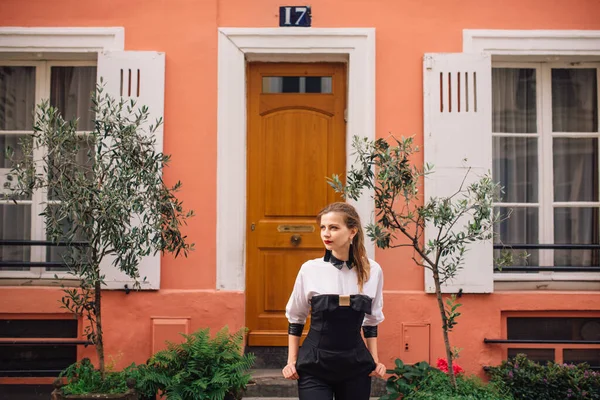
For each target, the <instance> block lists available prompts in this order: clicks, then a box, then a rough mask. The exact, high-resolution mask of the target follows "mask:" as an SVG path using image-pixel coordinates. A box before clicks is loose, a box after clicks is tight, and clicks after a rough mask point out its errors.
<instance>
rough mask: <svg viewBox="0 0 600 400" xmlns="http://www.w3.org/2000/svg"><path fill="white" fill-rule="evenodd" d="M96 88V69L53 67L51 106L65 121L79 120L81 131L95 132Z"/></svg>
mask: <svg viewBox="0 0 600 400" xmlns="http://www.w3.org/2000/svg"><path fill="white" fill-rule="evenodd" d="M95 87H96V67H52V71H51V74H50V104H52V105H53V106H54V107H57V108H58V110H59V111H60V113H61V114H62V116H63V118H64V119H65V120H72V119H74V118H79V123H78V125H77V129H78V130H79V131H91V130H93V124H92V120H93V118H94V115H93V113H92V112H91V111H90V108H91V106H92V100H91V96H92V92H93V91H94V89H95Z"/></svg>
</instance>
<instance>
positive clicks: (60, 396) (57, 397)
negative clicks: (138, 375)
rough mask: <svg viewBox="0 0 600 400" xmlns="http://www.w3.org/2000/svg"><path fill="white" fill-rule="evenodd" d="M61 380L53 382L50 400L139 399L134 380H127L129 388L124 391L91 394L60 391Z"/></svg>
mask: <svg viewBox="0 0 600 400" xmlns="http://www.w3.org/2000/svg"><path fill="white" fill-rule="evenodd" d="M62 386H63V385H62V382H55V383H54V387H55V389H54V390H53V391H52V394H51V396H50V400H91V399H110V400H140V397H139V395H138V394H137V392H136V391H135V389H134V387H135V381H133V380H129V379H128V380H127V387H128V388H129V389H128V390H127V392H125V393H119V394H102V393H91V394H69V395H67V394H64V393H63V391H62Z"/></svg>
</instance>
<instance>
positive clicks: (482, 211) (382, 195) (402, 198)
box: [328, 136, 499, 385]
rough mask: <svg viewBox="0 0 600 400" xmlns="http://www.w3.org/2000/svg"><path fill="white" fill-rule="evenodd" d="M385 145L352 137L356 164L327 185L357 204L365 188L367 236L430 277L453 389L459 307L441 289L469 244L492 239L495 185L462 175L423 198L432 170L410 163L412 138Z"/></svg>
mask: <svg viewBox="0 0 600 400" xmlns="http://www.w3.org/2000/svg"><path fill="white" fill-rule="evenodd" d="M389 142H392V145H390V143H389ZM389 142H388V140H385V139H377V140H374V141H372V140H368V139H364V138H358V137H354V140H353V148H354V150H355V152H356V161H355V163H354V165H353V166H352V167H351V169H350V171H349V172H348V176H347V180H346V184H343V183H342V181H341V179H340V178H339V176H337V175H333V176H332V177H331V178H328V182H329V184H330V185H331V186H332V187H333V188H334V189H335V190H336V191H337V192H339V193H342V194H343V196H345V197H346V198H350V199H353V200H357V199H358V198H359V197H360V196H361V193H362V191H363V190H364V189H368V190H370V191H371V192H372V193H373V200H374V203H375V221H374V222H371V223H369V224H368V225H367V227H366V232H367V235H368V236H369V237H370V238H371V239H372V240H373V241H374V242H375V244H376V245H377V247H379V248H382V249H385V248H397V247H410V248H412V249H413V260H414V262H415V263H416V264H417V265H420V266H421V267H423V268H427V269H428V270H430V271H431V273H432V274H433V280H434V282H435V294H436V298H437V305H438V308H439V312H440V317H441V320H442V330H443V337H444V344H445V349H446V357H447V360H448V371H449V375H450V379H451V381H452V383H453V384H454V385H456V380H455V378H454V374H453V373H452V371H453V365H452V360H453V359H454V358H455V357H456V354H455V353H454V352H453V349H452V347H451V346H450V339H449V336H448V333H449V332H450V331H451V330H452V328H453V327H454V326H455V325H456V323H457V320H456V318H457V317H458V316H459V315H460V313H459V312H458V307H459V306H460V304H459V303H457V301H456V297H455V296H451V297H450V298H448V299H446V302H444V299H443V296H442V285H443V284H444V283H445V282H446V281H448V280H451V279H453V278H454V277H455V276H456V275H457V273H458V272H459V270H460V269H461V267H462V264H463V262H464V256H465V252H466V251H467V250H468V245H469V244H470V243H474V242H476V241H480V240H489V239H491V238H492V235H493V226H494V224H495V223H496V222H498V218H499V217H498V215H495V214H494V212H493V201H494V198H495V196H496V195H497V194H498V191H499V187H498V185H497V184H495V183H494V182H493V181H492V179H491V178H490V177H489V176H482V177H477V178H476V179H470V181H471V183H468V184H467V183H466V182H467V176H465V179H464V180H463V182H462V184H461V186H460V187H457V188H456V192H455V193H454V194H452V195H451V196H448V197H433V198H428V199H423V198H421V191H420V188H421V187H422V184H423V180H424V179H427V176H428V175H430V174H431V173H433V166H432V165H424V166H423V167H422V168H419V167H417V166H416V165H415V164H414V163H413V162H412V158H413V155H414V154H415V153H416V152H418V150H419V149H418V147H417V146H415V145H414V143H413V139H412V138H401V139H396V138H395V137H393V136H392V137H390V139H389ZM468 173H469V172H467V174H468ZM470 178H472V177H470ZM426 228H427V229H428V230H429V229H431V230H434V231H435V233H434V235H432V236H430V235H428V237H433V239H426V238H425V237H424V233H425V229H426Z"/></svg>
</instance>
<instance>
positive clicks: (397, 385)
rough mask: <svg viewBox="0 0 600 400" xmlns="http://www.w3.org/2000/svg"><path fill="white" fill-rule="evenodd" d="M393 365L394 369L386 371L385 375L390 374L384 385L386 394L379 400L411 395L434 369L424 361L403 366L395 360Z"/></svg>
mask: <svg viewBox="0 0 600 400" xmlns="http://www.w3.org/2000/svg"><path fill="white" fill-rule="evenodd" d="M395 364H396V365H395V368H394V369H388V370H387V373H388V374H391V376H390V377H389V378H388V380H387V383H386V385H385V389H386V392H387V394H385V395H383V396H382V397H381V399H380V400H394V399H398V398H400V396H406V395H408V394H410V393H413V392H414V391H415V390H417V389H418V387H419V385H420V383H421V382H422V381H423V380H424V379H425V378H426V377H427V375H428V374H429V372H430V371H432V370H433V369H434V368H433V367H431V366H430V365H429V364H428V363H426V362H425V361H421V362H418V363H416V364H414V365H411V364H404V363H403V362H402V360H400V359H399V358H397V359H396V362H395Z"/></svg>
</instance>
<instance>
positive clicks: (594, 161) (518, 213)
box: [492, 63, 600, 358]
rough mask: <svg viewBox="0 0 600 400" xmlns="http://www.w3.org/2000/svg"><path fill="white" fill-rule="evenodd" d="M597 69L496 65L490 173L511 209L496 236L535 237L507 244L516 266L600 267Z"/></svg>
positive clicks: (503, 240) (502, 239)
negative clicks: (510, 248) (502, 189)
mask: <svg viewBox="0 0 600 400" xmlns="http://www.w3.org/2000/svg"><path fill="white" fill-rule="evenodd" d="M599 71H600V64H597V63H567V64H553V63H519V64H515V63H511V64H509V63H497V64H494V67H493V68H492V132H493V145H492V146H493V167H492V173H493V177H494V180H496V181H497V182H500V184H501V185H502V186H503V187H504V194H503V198H502V200H501V202H499V203H497V204H496V208H497V210H498V211H500V212H501V214H502V215H506V214H510V218H508V219H506V220H504V221H502V222H501V223H500V224H499V225H498V226H497V227H496V233H497V234H498V235H497V239H496V240H497V244H504V245H534V246H533V247H532V248H531V247H530V248H528V249H521V248H519V246H514V247H517V248H516V249H514V248H513V249H512V250H509V251H510V252H511V253H512V256H513V262H512V267H518V268H517V269H514V270H518V271H521V272H526V273H527V272H528V273H538V272H539V271H540V268H539V267H543V268H542V269H543V270H550V271H555V272H556V271H561V272H564V271H567V272H569V271H586V272H600V249H599V248H596V247H594V245H599V244H600V231H599V230H600V221H599V218H600V215H599V207H600V195H599V184H598V179H599V177H598V169H599V167H600V166H599V161H598V153H599V147H598V146H599V137H600V134H599V131H598V84H599V81H600V79H599ZM540 244H541V245H553V246H548V247H551V248H539V247H543V246H538V248H536V247H535V245H540ZM523 247H526V246H523ZM500 252H501V250H500V249H496V250H495V258H498V257H499V256H500ZM514 270H511V268H505V269H503V270H502V272H505V271H508V272H511V271H514ZM549 356H550V355H549V353H548V354H543V355H540V357H542V358H544V357H546V358H547V357H549ZM573 357H577V356H576V354H575V353H574V354H573Z"/></svg>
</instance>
